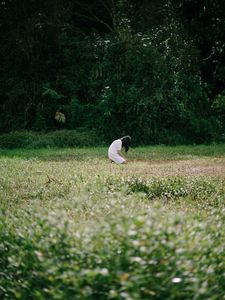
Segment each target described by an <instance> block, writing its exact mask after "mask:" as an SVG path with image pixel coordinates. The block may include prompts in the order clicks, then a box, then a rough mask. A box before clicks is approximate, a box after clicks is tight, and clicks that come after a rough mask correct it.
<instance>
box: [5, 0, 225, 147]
mask: <svg viewBox="0 0 225 300" xmlns="http://www.w3.org/2000/svg"><path fill="white" fill-rule="evenodd" d="M0 39H1V48H0V74H1V77H0V133H7V132H11V131H18V130H32V131H43V132H48V131H54V130H56V129H79V128H83V129H85V130H87V131H95V132H98V133H99V134H101V135H102V136H103V137H104V138H105V139H106V140H110V139H112V138H115V137H119V136H122V135H124V134H129V135H131V136H132V137H134V139H135V141H136V143H139V144H153V143H165V144H170V143H177V144H179V143H206V142H214V141H224V140H225V131H224V127H225V10H224V0H142V1H140V0H95V1H91V0H86V1H81V0H48V1H40V0H39V1H38V0H29V1H28V0H22V1H21V0H2V1H1V2H0Z"/></svg>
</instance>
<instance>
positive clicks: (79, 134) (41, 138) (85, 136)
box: [0, 129, 103, 149]
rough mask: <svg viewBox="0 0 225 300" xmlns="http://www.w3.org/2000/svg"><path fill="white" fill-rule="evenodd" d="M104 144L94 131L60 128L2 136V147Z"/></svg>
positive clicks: (0, 146) (0, 137)
mask: <svg viewBox="0 0 225 300" xmlns="http://www.w3.org/2000/svg"><path fill="white" fill-rule="evenodd" d="M101 144H103V142H102V139H101V137H100V136H99V135H97V133H96V132H94V131H90V130H89V131H87V130H83V129H80V130H58V131H53V132H49V133H37V132H26V131H23V132H11V133H8V134H3V135H1V136H0V148H2V149H14V148H46V147H48V148H51V147H85V146H96V145H101Z"/></svg>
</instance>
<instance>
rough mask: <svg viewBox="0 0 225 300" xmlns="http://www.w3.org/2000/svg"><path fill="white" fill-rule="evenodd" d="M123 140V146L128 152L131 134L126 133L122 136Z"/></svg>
mask: <svg viewBox="0 0 225 300" xmlns="http://www.w3.org/2000/svg"><path fill="white" fill-rule="evenodd" d="M121 141H122V147H124V148H125V152H127V151H128V150H129V147H130V142H131V137H130V136H129V135H126V136H124V137H122V138H121Z"/></svg>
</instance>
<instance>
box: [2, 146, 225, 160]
mask: <svg viewBox="0 0 225 300" xmlns="http://www.w3.org/2000/svg"><path fill="white" fill-rule="evenodd" d="M196 156H197V157H224V156H225V144H215V145H196V146H187V145H184V146H145V147H137V148H131V149H130V151H129V158H131V159H138V160H177V159H190V158H194V157H196ZM0 157H20V158H26V159H27V158H33V157H35V158H38V159H43V160H69V159H76V160H85V159H86V158H88V157H91V158H93V157H95V158H105V157H107V148H106V147H95V148H94V147H89V148H87V147H86V148H65V149H64V148H53V149H44V148H43V149H13V150H5V149H0Z"/></svg>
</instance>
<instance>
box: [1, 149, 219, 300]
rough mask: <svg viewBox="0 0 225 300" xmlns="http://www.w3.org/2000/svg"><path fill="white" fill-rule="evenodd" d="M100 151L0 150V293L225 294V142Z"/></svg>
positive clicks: (38, 296)
mask: <svg viewBox="0 0 225 300" xmlns="http://www.w3.org/2000/svg"><path fill="white" fill-rule="evenodd" d="M106 154H107V148H104V147H101V148H83V149H43V150H23V151H22V150H10V151H5V150H4V151H3V150H1V152H0V169H1V173H0V211H1V214H0V298H1V299H10V300H11V299H22V300H28V299H29V300H30V299H35V300H45V299H52V300H53V299H54V300H56V299H58V300H64V299H65V300H70V299H71V300H72V299H85V300H86V299H90V300H91V299H96V300H101V299H104V300H107V299H119V300H122V299H127V300H129V299H135V300H142V299H169V300H170V299H176V300H177V299H197V300H198V299H200V300H201V299H202V300H203V299H214V300H217V299H218V300H219V299H224V289H225V284H224V270H225V263H224V257H225V248H224V244H225V233H224V225H225V218H224V216H225V214H224V213H225V205H224V204H225V203H224V202H225V201H224V200H225V172H224V169H223V166H224V163H225V158H224V145H211V146H206V145H202V146H179V147H178V146H177V147H165V146H156V147H153V146H152V147H139V148H133V149H131V151H130V152H129V153H128V154H127V156H128V158H129V161H130V162H129V164H128V165H120V166H118V165H115V164H111V163H109V161H108V159H107V155H106ZM196 166H197V167H198V169H199V170H200V171H201V172H200V174H197V175H196V173H195V170H196ZM211 170H213V173H210V172H211ZM209 171H210V172H209ZM207 172H208V173H207Z"/></svg>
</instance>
